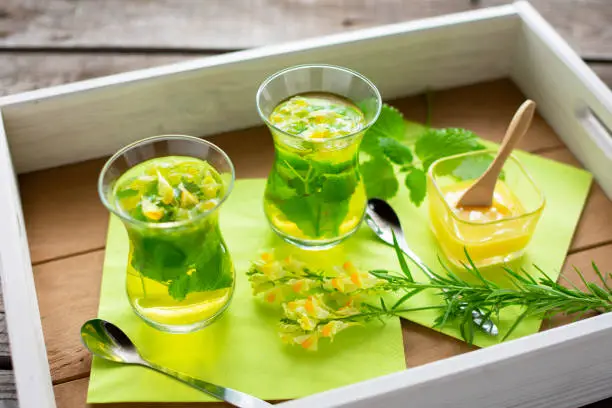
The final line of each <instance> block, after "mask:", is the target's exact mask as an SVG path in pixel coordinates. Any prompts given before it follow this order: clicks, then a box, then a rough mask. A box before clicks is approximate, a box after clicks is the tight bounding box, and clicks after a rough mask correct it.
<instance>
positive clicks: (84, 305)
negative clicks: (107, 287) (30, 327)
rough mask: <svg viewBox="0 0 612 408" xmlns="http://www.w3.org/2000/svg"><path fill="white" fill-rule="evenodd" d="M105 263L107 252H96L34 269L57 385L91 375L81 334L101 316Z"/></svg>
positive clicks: (46, 338)
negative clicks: (103, 265) (99, 308)
mask: <svg viewBox="0 0 612 408" xmlns="http://www.w3.org/2000/svg"><path fill="white" fill-rule="evenodd" d="M103 262H104V251H96V252H92V253H89V254H86V255H80V256H73V257H70V258H66V259H62V260H59V261H55V262H49V263H46V264H44V265H40V266H37V267H35V268H34V281H35V283H36V289H37V293H38V304H39V308H40V317H41V321H42V327H43V332H44V337H45V345H46V347H47V357H48V359H49V366H50V369H51V378H52V380H53V382H54V383H55V382H57V381H66V380H69V379H73V378H79V377H82V376H84V375H86V373H88V372H89V369H90V367H91V356H90V355H89V353H88V352H87V350H86V349H85V348H84V347H83V345H82V344H81V341H80V336H79V332H80V329H81V325H82V324H83V322H85V321H86V320H88V319H91V318H93V317H95V316H97V314H98V303H99V299H100V284H101V278H102V264H103ZM126 306H128V305H126Z"/></svg>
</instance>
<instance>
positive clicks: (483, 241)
mask: <svg viewBox="0 0 612 408" xmlns="http://www.w3.org/2000/svg"><path fill="white" fill-rule="evenodd" d="M430 182H431V180H430ZM472 183H473V181H463V182H457V183H453V184H449V185H446V186H442V187H440V188H439V190H437V189H436V190H437V191H436V193H437V194H432V195H431V196H430V220H431V226H432V229H433V232H434V234H435V235H436V238H437V239H438V242H439V244H440V248H441V249H442V251H443V252H444V254H445V255H446V257H447V258H448V260H449V261H451V263H453V264H455V265H461V263H465V262H467V257H466V255H465V251H466V250H467V252H468V254H469V256H470V258H471V259H472V261H473V262H474V263H475V264H476V265H477V266H479V267H482V266H489V265H493V264H497V263H501V262H508V261H510V260H512V259H515V258H517V257H519V256H520V255H522V253H523V250H524V249H525V247H526V246H527V243H528V242H529V241H530V239H531V237H532V235H533V233H534V230H535V226H536V223H537V218H538V217H533V216H530V214H527V212H526V211H525V209H524V206H523V205H522V203H521V201H520V199H519V197H517V195H516V194H514V193H513V192H512V190H511V189H510V188H508V186H507V185H506V184H505V183H504V182H503V181H501V180H499V181H498V182H497V185H496V187H495V192H494V197H493V203H492V205H491V206H490V207H457V202H458V201H459V199H460V198H461V196H462V195H463V193H464V192H465V191H466V190H467V188H468V187H469V186H470V185H471V184H472Z"/></svg>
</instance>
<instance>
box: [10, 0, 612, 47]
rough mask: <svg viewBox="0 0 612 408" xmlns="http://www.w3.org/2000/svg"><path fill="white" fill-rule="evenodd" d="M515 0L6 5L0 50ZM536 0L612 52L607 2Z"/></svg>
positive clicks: (334, 21) (173, 41) (584, 41)
mask: <svg viewBox="0 0 612 408" xmlns="http://www.w3.org/2000/svg"><path fill="white" fill-rule="evenodd" d="M511 1H512V0H481V1H471V2H469V1H467V0H465V1H448V0H404V1H400V0H378V1H372V0H342V1H334V0H294V1H290V2H279V1H275V0H250V1H240V0H229V1H228V0H209V1H206V2H202V1H198V0H157V1H148V2H143V1H140V0H107V1H104V2H96V1H79V2H74V1H70V0H34V1H30V2H27V3H25V4H24V2H23V1H20V0H8V2H6V0H5V2H4V3H3V4H2V6H0V12H1V13H2V15H3V16H4V24H3V26H2V30H1V31H2V36H1V37H2V38H1V39H0V45H2V46H4V47H44V46H53V47H66V48H71V47H138V48H145V47H154V48H178V49H185V48H188V49H228V48H229V49H235V48H250V47H256V46H261V45H267V44H273V43H279V42H285V41H293V40H299V39H303V38H309V37H314V36H319V35H326V34H333V33H339V32H344V31H349V30H355V29H359V28H365V27H372V26H376V25H381V24H389V23H395V22H401V21H406V20H414V19H418V18H423V17H431V16H437V15H441V14H446V13H453V12H459V11H466V10H470V9H474V8H479V7H487V6H491V5H499V4H508V3H511ZM531 2H532V3H533V5H534V6H535V7H536V8H537V9H538V10H539V11H540V12H541V13H542V15H543V16H544V18H546V19H547V20H548V21H550V22H551V23H552V25H553V26H555V28H556V29H557V30H559V31H560V32H561V34H562V35H563V36H564V37H565V38H566V40H568V41H569V42H570V43H572V45H573V46H575V47H576V49H577V50H579V52H581V53H583V54H585V55H589V56H600V57H601V56H605V55H607V56H610V55H612V27H611V26H610V24H609V22H610V21H612V10H611V9H612V8H610V7H609V3H608V0H582V1H580V2H577V1H574V0H532V1H531ZM75 16H78V18H75Z"/></svg>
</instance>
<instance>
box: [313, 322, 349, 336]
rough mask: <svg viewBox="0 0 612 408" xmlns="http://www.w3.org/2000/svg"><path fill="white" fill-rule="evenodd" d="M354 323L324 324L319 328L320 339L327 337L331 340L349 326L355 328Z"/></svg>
mask: <svg viewBox="0 0 612 408" xmlns="http://www.w3.org/2000/svg"><path fill="white" fill-rule="evenodd" d="M355 325H356V323H346V322H343V321H341V320H332V321H331V322H329V323H326V324H325V325H323V326H320V327H319V333H321V337H329V338H330V339H332V340H333V338H334V336H335V335H336V334H338V332H341V331H342V330H344V329H346V328H347V327H350V326H355Z"/></svg>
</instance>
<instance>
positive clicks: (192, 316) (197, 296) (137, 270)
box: [98, 135, 235, 333]
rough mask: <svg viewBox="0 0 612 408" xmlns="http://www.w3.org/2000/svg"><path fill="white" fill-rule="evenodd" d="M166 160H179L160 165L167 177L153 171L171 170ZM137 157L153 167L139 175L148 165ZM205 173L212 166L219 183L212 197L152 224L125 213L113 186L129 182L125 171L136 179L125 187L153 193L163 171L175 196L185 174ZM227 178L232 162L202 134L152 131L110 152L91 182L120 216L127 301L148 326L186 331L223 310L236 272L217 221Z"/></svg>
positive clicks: (226, 192) (187, 176)
mask: <svg viewBox="0 0 612 408" xmlns="http://www.w3.org/2000/svg"><path fill="white" fill-rule="evenodd" d="M194 159H196V160H194ZM151 160H153V161H151ZM169 160H173V163H177V160H178V162H179V163H181V164H180V165H179V167H174V168H173V170H167V173H166V176H159V174H160V170H159V169H164V168H166V169H169V168H170V167H169V164H168V163H169ZM144 162H147V164H145V165H144V166H149V164H150V163H155V165H154V166H153V167H151V169H154V170H151V171H148V170H147V171H148V172H146V173H144V175H140V174H141V173H142V169H143V168H148V167H143V166H140V167H137V166H139V165H141V164H142V163H144ZM203 162H205V163H203ZM199 165H202V166H204V167H201V166H200V167H198V166H199ZM207 165H208V166H207ZM180 166H182V167H180ZM176 168H178V169H179V170H174V169H176ZM204 169H208V170H204ZM162 171H163V170H162ZM183 171H184V173H183ZM211 171H212V172H216V174H215V177H216V180H217V181H218V182H219V185H218V186H217V184H215V188H217V189H218V190H217V193H216V194H218V195H217V196H216V198H215V199H211V200H206V198H205V197H203V198H201V200H202V201H201V203H202V204H203V206H202V207H198V209H199V210H198V211H197V212H193V213H191V214H189V215H188V216H185V217H184V219H180V220H175V221H167V222H160V221H163V218H161V219H159V220H158V221H156V222H151V221H149V220H148V219H145V220H143V218H142V217H141V218H137V217H136V216H134V217H132V216H131V213H128V212H126V211H125V210H123V208H122V206H121V205H120V200H125V199H126V198H125V192H124V191H123V187H122V188H121V189H120V188H118V186H124V183H125V181H124V180H127V181H128V182H129V180H132V176H134V177H133V179H134V180H137V182H138V183H140V184H134V183H136V181H133V182H131V183H132V184H129V186H130V187H129V188H130V189H132V188H133V189H136V190H128V192H130V191H137V190H138V189H152V191H154V192H153V193H152V194H159V191H160V189H161V188H162V187H163V186H161V185H160V183H161V181H160V177H161V178H163V177H165V178H167V179H168V180H170V181H172V180H174V183H171V184H173V185H172V186H169V187H171V188H172V190H170V197H169V198H170V199H174V200H181V199H182V197H183V196H182V195H181V193H182V191H184V189H185V187H184V185H188V180H202V177H203V176H202V175H203V174H206V175H210V174H211ZM198 172H201V174H199V173H198ZM122 176H125V177H122ZM194 176H195V177H199V178H194ZM142 183H145V184H142ZM146 183H149V184H146ZM233 183H234V167H233V165H232V162H231V161H230V159H229V157H228V156H227V155H226V154H225V153H224V152H223V151H222V150H221V149H219V148H218V147H217V146H215V145H213V144H212V143H209V142H207V141H205V140H202V139H198V138H195V137H191V136H182V135H164V136H155V137H151V138H148V139H144V140H141V141H139V142H136V143H133V144H131V145H129V146H126V147H124V148H123V149H121V150H120V151H118V152H117V153H116V154H115V155H114V156H112V157H111V158H110V159H109V160H108V162H107V163H106V164H105V166H104V168H103V169H102V172H101V174H100V178H99V181H98V191H99V194H100V198H101V200H102V203H103V204H104V205H105V206H106V207H107V208H108V210H109V211H110V212H111V213H112V214H114V215H116V216H117V217H119V218H120V219H121V221H122V222H123V225H124V226H125V229H126V230H127V233H128V237H129V257H128V262H127V274H126V287H127V295H128V299H129V302H130V304H131V306H132V308H133V310H134V312H136V314H137V315H138V316H140V317H141V318H142V319H143V320H144V321H145V322H147V323H148V324H150V325H151V326H153V327H155V328H157V329H160V330H163V331H167V332H173V333H188V332H192V331H195V330H198V329H201V328H203V327H205V326H207V325H208V324H210V323H211V322H212V321H213V320H215V319H216V318H217V317H219V316H220V315H221V314H222V313H223V311H224V310H225V309H226V308H227V306H228V304H229V302H230V300H231V297H232V293H233V290H234V280H235V273H234V266H233V263H232V260H231V258H230V254H229V252H228V249H227V246H226V244H225V242H224V240H223V236H222V235H221V230H220V229H219V222H218V219H219V209H220V207H221V206H222V204H223V203H224V201H225V200H226V199H227V197H228V196H229V194H230V192H231V191H232V187H233ZM143 185H144V186H145V187H143ZM134 186H136V187H134ZM177 186H178V187H180V190H179V188H178V187H177ZM191 187H192V188H194V187H193V186H191ZM195 188H196V189H197V188H198V187H197V185H196V186H195ZM142 191H145V190H142ZM146 191H149V190H146ZM195 191H197V190H195ZM142 194H143V195H142V196H136V197H135V199H136V200H138V201H137V202H138V204H135V205H136V207H135V208H136V209H139V210H140V211H143V210H144V207H145V204H144V200H145V199H146V200H149V198H148V197H149V196H148V195H145V194H151V193H150V192H146V193H142ZM194 195H195V194H194ZM127 199H128V200H129V199H130V197H129V195H128V197H127ZM193 200H195V199H193ZM204 200H206V201H204ZM121 203H123V201H121ZM159 205H160V206H161V207H163V203H162V202H161V201H160V204H159ZM181 205H182V204H181ZM166 208H167V210H166V211H168V212H169V211H172V209H169V208H170V207H166ZM200 209H201V210H200ZM178 211H180V210H178ZM134 214H137V213H134Z"/></svg>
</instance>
